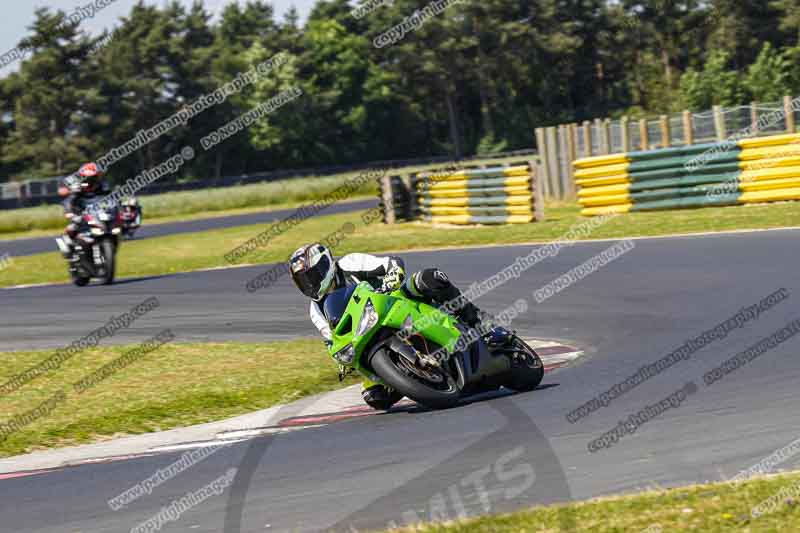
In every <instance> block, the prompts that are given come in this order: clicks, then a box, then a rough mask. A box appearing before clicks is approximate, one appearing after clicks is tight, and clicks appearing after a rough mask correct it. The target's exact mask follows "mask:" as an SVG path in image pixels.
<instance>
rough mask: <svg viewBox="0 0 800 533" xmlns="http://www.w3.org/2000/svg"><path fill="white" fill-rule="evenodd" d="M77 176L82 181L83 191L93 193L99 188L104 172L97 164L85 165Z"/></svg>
mask: <svg viewBox="0 0 800 533" xmlns="http://www.w3.org/2000/svg"><path fill="white" fill-rule="evenodd" d="M77 175H78V177H79V178H80V180H81V183H80V188H81V190H82V191H83V192H86V193H92V192H94V191H95V189H96V188H97V184H98V183H99V181H100V177H101V176H102V175H103V171H102V170H101V169H100V167H98V166H97V164H95V163H84V164H83V165H81V168H79V169H78V173H77Z"/></svg>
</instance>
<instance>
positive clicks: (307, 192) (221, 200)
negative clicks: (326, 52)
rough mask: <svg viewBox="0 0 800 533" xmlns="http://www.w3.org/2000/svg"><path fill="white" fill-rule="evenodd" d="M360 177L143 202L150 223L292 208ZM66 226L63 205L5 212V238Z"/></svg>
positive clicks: (1, 222)
mask: <svg viewBox="0 0 800 533" xmlns="http://www.w3.org/2000/svg"><path fill="white" fill-rule="evenodd" d="M357 175H358V174H357V173H349V174H342V175H339V176H332V177H324V178H315V177H311V178H303V179H296V180H281V181H274V182H270V183H256V184H253V185H242V186H239V187H226V188H220V189H203V190H199V191H183V192H170V193H164V194H157V195H153V196H141V197H140V198H139V201H140V202H141V204H142V210H143V212H144V217H145V223H147V224H151V223H156V224H157V223H162V222H172V221H176V220H181V221H182V220H190V219H192V218H206V217H213V216H226V215H235V214H242V213H248V212H255V211H264V210H267V209H282V208H292V207H297V206H299V205H301V204H304V203H308V202H312V201H314V200H319V199H321V198H323V197H325V196H326V195H327V194H328V193H330V192H331V191H333V190H334V189H336V188H337V187H339V186H340V185H342V184H343V183H345V182H346V181H347V180H349V179H351V178H353V177H354V176H357ZM376 194H377V186H376V184H375V183H372V182H369V183H367V184H365V185H364V186H363V187H361V188H360V189H359V190H357V191H354V193H353V198H361V197H365V196H375V195H376ZM65 225H66V224H65V222H64V216H63V209H62V207H61V206H60V205H44V206H38V207H27V208H23V209H11V210H3V211H0V237H2V238H3V239H20V238H28V237H38V236H42V235H43V234H51V233H52V230H56V231H58V230H63V229H64V226H65Z"/></svg>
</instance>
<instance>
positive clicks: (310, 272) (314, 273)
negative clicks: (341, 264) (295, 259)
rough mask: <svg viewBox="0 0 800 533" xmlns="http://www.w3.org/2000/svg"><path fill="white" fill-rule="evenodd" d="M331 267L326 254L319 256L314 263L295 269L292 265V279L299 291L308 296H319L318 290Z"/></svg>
mask: <svg viewBox="0 0 800 533" xmlns="http://www.w3.org/2000/svg"><path fill="white" fill-rule="evenodd" d="M330 268H331V262H330V259H329V258H328V256H327V255H323V256H322V257H320V259H319V261H318V262H317V264H316V265H313V266H310V267H305V268H304V266H302V265H301V266H300V268H299V269H298V270H297V271H295V265H292V279H293V280H294V284H295V285H297V288H298V289H300V292H302V293H303V294H305V295H306V296H308V297H309V298H314V299H316V298H319V297H320V296H321V295H320V294H319V290H320V288H321V287H322V282H323V281H324V280H325V276H326V275H327V274H328V271H329V270H330Z"/></svg>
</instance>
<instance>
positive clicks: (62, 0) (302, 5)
mask: <svg viewBox="0 0 800 533" xmlns="http://www.w3.org/2000/svg"><path fill="white" fill-rule="evenodd" d="M137 1H138V0H116V1H115V2H114V3H112V4H111V5H109V6H108V7H106V8H105V9H103V10H102V11H100V12H98V13H97V14H95V16H94V18H89V19H86V20H84V21H83V22H82V23H81V27H82V28H85V29H87V30H89V31H90V32H91V33H100V32H101V31H102V30H103V28H110V27H112V26H114V25H115V24H116V22H117V20H118V19H119V18H120V17H121V16H123V15H127V14H128V13H129V12H130V10H131V7H132V6H133V5H134V4H136V2H137ZM180 1H181V2H183V3H184V4H186V5H187V6H188V5H191V4H192V0H180ZM234 1H235V0H203V3H204V4H205V6H206V9H207V10H208V11H209V12H211V13H219V12H220V11H221V10H222V8H223V7H224V6H225V5H226V4H229V3H233V2H234ZM314 1H315V0H272V2H271V3H272V5H273V6H275V11H276V13H277V18H278V19H280V18H282V16H283V13H284V12H285V11H286V10H287V9H289V8H290V7H291V6H292V5H294V6H295V7H297V9H298V11H299V12H300V16H301V17H303V18H305V16H306V15H307V14H308V12H309V11H310V9H311V6H312V5H314ZM146 2H147V3H149V4H155V5H164V3H165V0H146ZM89 3H94V0H12V1H10V2H9V1H8V0H4V1H3V4H4V6H3V16H2V17H0V54H4V53H5V52H7V51H8V50H11V49H12V48H14V47H16V46H17V43H18V42H19V40H20V39H21V38H22V37H24V36H25V35H26V34H27V29H28V27H29V26H30V25H31V24H32V23H33V19H34V12H35V11H36V9H38V8H39V7H49V8H52V9H61V10H62V11H65V12H66V13H67V14H69V13H73V12H75V8H76V7H78V6H85V5H87V4H89ZM240 3H241V4H244V3H245V1H244V0H240ZM15 69H16V67H15V66H14V65H9V66H7V67H6V68H4V69H0V77H2V76H4V75H6V74H8V73H9V72H10V71H12V70H15Z"/></svg>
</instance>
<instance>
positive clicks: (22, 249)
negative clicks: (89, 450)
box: [0, 199, 378, 257]
mask: <svg viewBox="0 0 800 533" xmlns="http://www.w3.org/2000/svg"><path fill="white" fill-rule="evenodd" d="M376 205H378V200H373V199H369V200H356V201H353V202H336V203H334V204H331V205H330V206H328V207H327V208H325V209H324V210H323V211H321V212H320V213H319V214H320V215H321V216H324V215H334V214H337V213H347V212H350V211H358V210H361V209H369V208H370V207H374V206H376ZM295 209H296V208H292V209H278V210H275V211H266V212H261V213H247V214H244V215H231V216H224V217H214V218H199V219H197V220H187V221H185V222H165V223H163V224H148V223H147V213H146V212H145V220H144V224H143V225H142V227H141V228H140V229H139V231H137V232H136V239H137V240H141V239H151V238H153V237H164V236H166V235H176V234H179V233H194V232H197V231H208V230H213V229H225V228H233V227H235V226H249V225H251V224H264V223H267V222H275V221H276V220H281V219H283V218H285V217H287V216H289V215H291V214H292V213H294V211H295ZM57 234H58V232H54V233H53V235H54V236H53V237H37V238H33V239H14V240H10V241H8V240H7V241H3V240H0V254H2V253H8V254H11V255H12V256H14V257H21V256H24V255H33V254H41V253H44V252H57V251H58V248H57V247H56V243H55V242H54V240H53V239H54V238H55V236H57Z"/></svg>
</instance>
